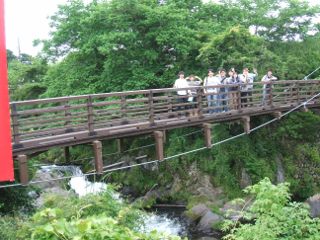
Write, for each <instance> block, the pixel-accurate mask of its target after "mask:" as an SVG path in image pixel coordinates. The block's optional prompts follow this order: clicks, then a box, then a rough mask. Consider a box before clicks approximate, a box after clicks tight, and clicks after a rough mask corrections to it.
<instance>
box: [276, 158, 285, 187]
mask: <svg viewBox="0 0 320 240" xmlns="http://www.w3.org/2000/svg"><path fill="white" fill-rule="evenodd" d="M276 164H277V183H283V182H285V177H284V175H285V174H284V169H283V164H282V161H281V158H280V157H277V158H276Z"/></svg>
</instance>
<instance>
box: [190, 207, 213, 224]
mask: <svg viewBox="0 0 320 240" xmlns="http://www.w3.org/2000/svg"><path fill="white" fill-rule="evenodd" d="M208 211H210V209H209V208H208V207H207V206H206V205H205V204H198V205H196V206H194V207H193V208H191V209H190V210H189V211H188V217H189V218H191V220H193V221H197V220H199V219H200V218H201V217H203V216H204V215H205V214H206V213H207V212H208Z"/></svg>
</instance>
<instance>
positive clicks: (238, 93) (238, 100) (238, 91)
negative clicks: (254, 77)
mask: <svg viewBox="0 0 320 240" xmlns="http://www.w3.org/2000/svg"><path fill="white" fill-rule="evenodd" d="M237 105H238V106H237V109H238V110H239V111H241V89H240V85H238V86H237Z"/></svg>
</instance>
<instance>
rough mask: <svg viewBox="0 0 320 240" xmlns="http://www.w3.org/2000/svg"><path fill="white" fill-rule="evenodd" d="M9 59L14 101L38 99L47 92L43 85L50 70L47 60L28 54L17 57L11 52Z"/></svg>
mask: <svg viewBox="0 0 320 240" xmlns="http://www.w3.org/2000/svg"><path fill="white" fill-rule="evenodd" d="M7 58H8V78H9V87H10V93H11V99H12V100H27V99H36V98H38V97H39V96H40V95H41V94H42V93H44V92H45V91H46V86H45V84H43V83H42V81H43V78H44V76H45V74H46V73H47V69H48V66H47V63H46V61H45V60H43V59H41V58H38V57H31V56H29V55H27V54H21V55H20V56H19V57H16V56H14V55H13V53H12V52H11V53H10V52H9V55H8V56H7Z"/></svg>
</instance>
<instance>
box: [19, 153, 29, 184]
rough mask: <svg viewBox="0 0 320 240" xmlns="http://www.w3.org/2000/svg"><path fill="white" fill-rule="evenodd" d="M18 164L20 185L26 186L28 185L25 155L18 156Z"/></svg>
mask: <svg viewBox="0 0 320 240" xmlns="http://www.w3.org/2000/svg"><path fill="white" fill-rule="evenodd" d="M18 163H19V176H20V183H21V184H22V186H26V185H28V183H29V173H28V158H27V155H19V156H18Z"/></svg>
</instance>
